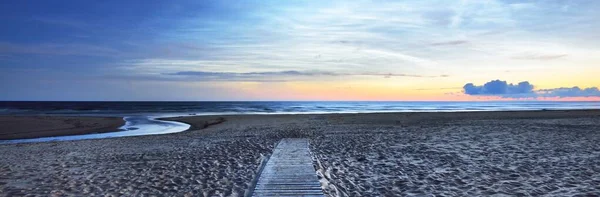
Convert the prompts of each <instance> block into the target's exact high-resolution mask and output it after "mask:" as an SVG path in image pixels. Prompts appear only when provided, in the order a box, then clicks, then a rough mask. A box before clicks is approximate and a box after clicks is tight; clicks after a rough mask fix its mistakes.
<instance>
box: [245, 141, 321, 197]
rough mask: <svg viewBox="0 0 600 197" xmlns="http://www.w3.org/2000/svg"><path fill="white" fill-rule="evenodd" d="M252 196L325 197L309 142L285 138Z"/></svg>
mask: <svg viewBox="0 0 600 197" xmlns="http://www.w3.org/2000/svg"><path fill="white" fill-rule="evenodd" d="M253 196H320V197H322V196H323V191H322V190H321V184H320V183H319V181H318V178H317V174H316V173H315V169H314V167H313V163H312V159H311V156H310V152H309V148H308V139H305V138H286V139H282V140H281V142H279V144H278V145H277V147H275V150H274V151H273V155H272V156H271V158H270V159H269V161H268V162H267V164H266V165H265V167H264V169H263V171H262V173H261V174H260V178H259V179H258V182H257V184H256V187H255V189H254V193H253Z"/></svg>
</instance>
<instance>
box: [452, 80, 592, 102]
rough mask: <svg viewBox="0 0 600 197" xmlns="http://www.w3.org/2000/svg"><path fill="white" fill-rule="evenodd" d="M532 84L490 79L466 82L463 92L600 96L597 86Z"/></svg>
mask: <svg viewBox="0 0 600 197" xmlns="http://www.w3.org/2000/svg"><path fill="white" fill-rule="evenodd" d="M533 88H534V86H533V84H531V83H529V82H527V81H523V82H520V83H518V84H512V83H507V82H506V81H501V80H492V81H490V82H487V83H485V84H483V85H474V84H473V83H467V84H465V85H464V86H463V92H464V93H465V94H468V95H473V96H500V97H504V98H535V97H595V96H598V97H600V90H599V89H598V88H597V87H591V88H585V89H582V88H579V87H572V88H565V87H562V88H553V89H542V90H537V91H534V90H533Z"/></svg>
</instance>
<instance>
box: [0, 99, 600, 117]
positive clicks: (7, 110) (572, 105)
mask: <svg viewBox="0 0 600 197" xmlns="http://www.w3.org/2000/svg"><path fill="white" fill-rule="evenodd" d="M544 109H545V110H561V109H600V102H552V101H501V102H500V101H493V102H492V101H488V102H0V114H58V115H101V116H126V115H159V116H173V115H215V114H216V115H218V114H306V113H369V112H459V111H509V110H510V111H512V110H544Z"/></svg>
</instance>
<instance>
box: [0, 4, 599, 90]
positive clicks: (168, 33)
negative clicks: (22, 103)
mask: <svg viewBox="0 0 600 197" xmlns="http://www.w3.org/2000/svg"><path fill="white" fill-rule="evenodd" d="M597 10H600V1H596V0H571V1H569V0H543V1H542V0H540V1H526V0H525V1H517V0H473V1H468V0H457V1H451V0H438V1H435V0H431V1H421V0H406V1H380V0H372V1H361V0H359V1H317V0H315V1H268V0H261V1H232V0H219V1H210V0H203V1H192V0H189V1H187V0H182V1H154V0H143V1H114V0H107V1H98V2H90V1H79V0H76V1H67V0H65V1H42V0H31V1H2V2H0V28H1V29H2V31H0V100H65V101H72V100H93V101H137V100H140V101H145V100H155V101H161V100H168V101H179V100H186V101H205V100H398V101H402V100H410V101H420V100H427V101H430V100H449V101H470V100H600V91H599V90H598V88H597V87H599V86H600V77H598V76H599V75H600V20H598V19H600V12H598V11H597Z"/></svg>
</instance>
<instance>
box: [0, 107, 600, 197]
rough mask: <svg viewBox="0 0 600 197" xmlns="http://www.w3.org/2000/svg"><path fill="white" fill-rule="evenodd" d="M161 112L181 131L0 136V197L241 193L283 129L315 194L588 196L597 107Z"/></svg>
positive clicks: (593, 185) (594, 178) (594, 188)
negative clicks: (41, 139)
mask: <svg viewBox="0 0 600 197" xmlns="http://www.w3.org/2000/svg"><path fill="white" fill-rule="evenodd" d="M219 117H222V118H223V119H224V122H222V121H219ZM170 120H177V121H182V122H186V123H189V124H191V125H192V129H191V130H190V131H186V132H182V133H175V134H167V135H156V136H140V137H124V138H113V139H100V140H83V141H66V142H50V143H34V144H13V145H0V154H1V155H2V159H1V160H0V196H13V195H16V196H20V195H24V194H32V195H34V196H51V195H57V196H61V195H66V196H91V195H92V194H97V195H104V194H109V195H111V194H112V195H115V196H118V195H125V196H143V195H150V194H152V195H156V196H171V195H176V196H186V195H187V196H243V195H244V193H246V192H247V191H248V187H249V186H250V184H251V182H252V181H253V179H255V178H256V176H257V174H256V173H257V171H258V166H259V165H260V163H261V162H264V161H263V160H264V158H265V157H266V155H269V154H271V152H272V150H273V147H274V145H275V143H276V142H277V141H278V140H280V139H281V138H293V137H303V138H309V140H310V143H311V144H310V148H311V152H312V154H313V159H314V163H315V167H316V173H317V175H318V176H319V178H320V182H321V184H322V186H323V188H324V192H325V194H326V195H327V196H423V195H426V196H429V195H440V196H488V195H494V194H499V195H509V196H521V195H522V196H526V195H532V196H541V195H549V196H575V195H582V196H585V195H592V196H593V195H600V162H598V161H600V143H598V142H600V111H598V110H586V111H537V112H473V113H387V114H386V113H381V114H330V115H236V116H205V117H181V118H170ZM215 121H216V122H222V123H220V124H216V123H215V124H210V123H211V122H213V123H214V122H215ZM207 123H209V124H207ZM200 128H204V129H200Z"/></svg>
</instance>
